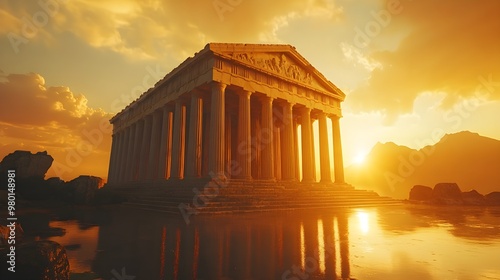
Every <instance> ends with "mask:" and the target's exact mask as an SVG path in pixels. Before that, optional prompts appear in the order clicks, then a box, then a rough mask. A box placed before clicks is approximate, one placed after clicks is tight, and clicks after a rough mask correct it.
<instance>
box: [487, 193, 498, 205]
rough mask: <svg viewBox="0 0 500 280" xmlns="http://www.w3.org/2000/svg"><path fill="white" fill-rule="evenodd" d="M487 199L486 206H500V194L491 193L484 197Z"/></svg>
mask: <svg viewBox="0 0 500 280" xmlns="http://www.w3.org/2000/svg"><path fill="white" fill-rule="evenodd" d="M484 198H485V199H486V204H488V205H495V206H499V205H500V192H491V193H489V194H487V195H485V196H484Z"/></svg>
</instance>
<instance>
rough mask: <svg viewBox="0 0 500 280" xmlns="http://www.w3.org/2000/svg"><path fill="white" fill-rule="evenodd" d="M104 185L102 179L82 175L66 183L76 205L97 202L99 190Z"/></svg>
mask: <svg viewBox="0 0 500 280" xmlns="http://www.w3.org/2000/svg"><path fill="white" fill-rule="evenodd" d="M103 185H104V181H103V180H102V178H99V177H95V176H86V175H82V176H80V177H78V178H75V179H73V180H71V181H69V182H68V183H66V187H67V188H71V189H72V190H73V194H74V200H75V203H78V204H91V203H93V202H94V201H95V197H96V193H97V190H98V189H100V188H101V187H102V186H103Z"/></svg>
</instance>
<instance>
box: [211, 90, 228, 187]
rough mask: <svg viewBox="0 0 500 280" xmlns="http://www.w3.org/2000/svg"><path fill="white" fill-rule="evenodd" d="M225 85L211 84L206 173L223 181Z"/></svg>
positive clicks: (224, 177) (224, 176)
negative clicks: (210, 173)
mask: <svg viewBox="0 0 500 280" xmlns="http://www.w3.org/2000/svg"><path fill="white" fill-rule="evenodd" d="M225 91H226V84H223V83H219V82H214V83H212V93H211V95H212V97H211V104H210V149H209V151H208V171H209V172H213V174H212V176H218V177H219V178H220V179H222V180H225V179H226V175H225V166H224V147H225V145H224V125H225V123H226V122H225V112H226V109H225Z"/></svg>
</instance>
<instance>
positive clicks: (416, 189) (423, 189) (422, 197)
mask: <svg viewBox="0 0 500 280" xmlns="http://www.w3.org/2000/svg"><path fill="white" fill-rule="evenodd" d="M431 199H432V188H431V187H427V186H422V185H415V186H413V188H411V190H410V200H418V201H429V200H431Z"/></svg>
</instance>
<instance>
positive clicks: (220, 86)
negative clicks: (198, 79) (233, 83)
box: [212, 81, 227, 91]
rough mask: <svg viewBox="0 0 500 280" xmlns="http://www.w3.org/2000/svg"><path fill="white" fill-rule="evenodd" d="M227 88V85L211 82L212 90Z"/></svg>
mask: <svg viewBox="0 0 500 280" xmlns="http://www.w3.org/2000/svg"><path fill="white" fill-rule="evenodd" d="M226 87H227V84H225V83H223V82H218V81H212V89H218V90H221V91H223V90H225V89H226Z"/></svg>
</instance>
